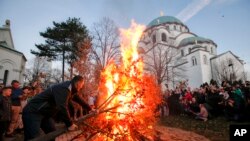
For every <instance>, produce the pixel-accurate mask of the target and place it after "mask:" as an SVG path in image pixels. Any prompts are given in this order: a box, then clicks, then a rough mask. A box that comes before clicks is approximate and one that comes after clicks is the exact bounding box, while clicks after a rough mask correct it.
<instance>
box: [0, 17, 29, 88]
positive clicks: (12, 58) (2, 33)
mask: <svg viewBox="0 0 250 141" xmlns="http://www.w3.org/2000/svg"><path fill="white" fill-rule="evenodd" d="M26 61H27V59H26V58H25V56H24V54H23V53H21V52H19V51H17V50H16V49H15V47H14V42H13V39H12V35H11V29H10V21H9V20H6V22H5V25H3V26H2V27H0V83H3V84H4V85H10V83H11V81H12V80H18V81H19V82H20V83H22V82H23V79H24V71H25V64H26Z"/></svg>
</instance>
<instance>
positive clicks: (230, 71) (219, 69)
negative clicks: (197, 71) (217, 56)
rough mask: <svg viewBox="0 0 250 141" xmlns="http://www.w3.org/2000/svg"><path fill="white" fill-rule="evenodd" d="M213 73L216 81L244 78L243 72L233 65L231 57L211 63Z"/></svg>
mask: <svg viewBox="0 0 250 141" xmlns="http://www.w3.org/2000/svg"><path fill="white" fill-rule="evenodd" d="M213 75H214V76H213V79H215V80H216V81H217V82H218V83H221V82H222V81H230V82H232V81H236V80H240V79H244V72H243V74H242V73H241V71H240V69H239V68H237V66H236V65H235V62H234V61H233V60H231V59H226V60H222V61H220V62H219V63H218V62H216V63H215V64H214V65H213Z"/></svg>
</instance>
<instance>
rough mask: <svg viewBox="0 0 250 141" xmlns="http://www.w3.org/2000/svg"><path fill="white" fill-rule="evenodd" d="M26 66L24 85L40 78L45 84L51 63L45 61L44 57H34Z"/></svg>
mask: <svg viewBox="0 0 250 141" xmlns="http://www.w3.org/2000/svg"><path fill="white" fill-rule="evenodd" d="M28 66H29V67H28V68H27V69H26V72H25V81H26V82H25V83H31V82H34V81H40V80H41V78H43V79H44V81H45V80H46V83H47V81H48V80H49V76H50V73H51V62H49V61H47V58H46V57H35V58H34V59H33V60H31V61H30V62H28Z"/></svg>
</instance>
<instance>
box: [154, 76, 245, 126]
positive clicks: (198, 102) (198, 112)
mask: <svg viewBox="0 0 250 141" xmlns="http://www.w3.org/2000/svg"><path fill="white" fill-rule="evenodd" d="M159 108H160V112H161V115H162V116H167V115H183V114H186V115H190V116H191V117H194V118H196V119H200V120H203V121H207V120H208V119H212V118H214V117H217V116H225V118H226V119H227V120H229V121H231V120H233V121H250V83H249V81H246V82H244V83H243V82H241V81H235V82H230V81H223V82H222V84H221V85H220V86H219V85H218V84H217V83H216V82H215V81H213V80H211V81H210V84H208V83H204V84H202V85H201V86H200V87H199V88H195V89H192V90H191V88H190V87H188V84H187V81H184V82H180V84H179V85H178V86H177V87H176V88H175V89H174V90H170V89H167V90H166V91H165V92H164V93H163V102H162V104H161V105H160V106H159Z"/></svg>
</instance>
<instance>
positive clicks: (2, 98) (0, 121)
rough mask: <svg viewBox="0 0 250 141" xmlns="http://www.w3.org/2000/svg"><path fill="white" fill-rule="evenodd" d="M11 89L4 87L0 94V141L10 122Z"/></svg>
mask: <svg viewBox="0 0 250 141" xmlns="http://www.w3.org/2000/svg"><path fill="white" fill-rule="evenodd" d="M10 95H11V87H4V88H3V89H2V93H0V141H3V140H4V139H3V134H4V133H6V131H7V129H8V126H9V123H10V120H11V99H10Z"/></svg>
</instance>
